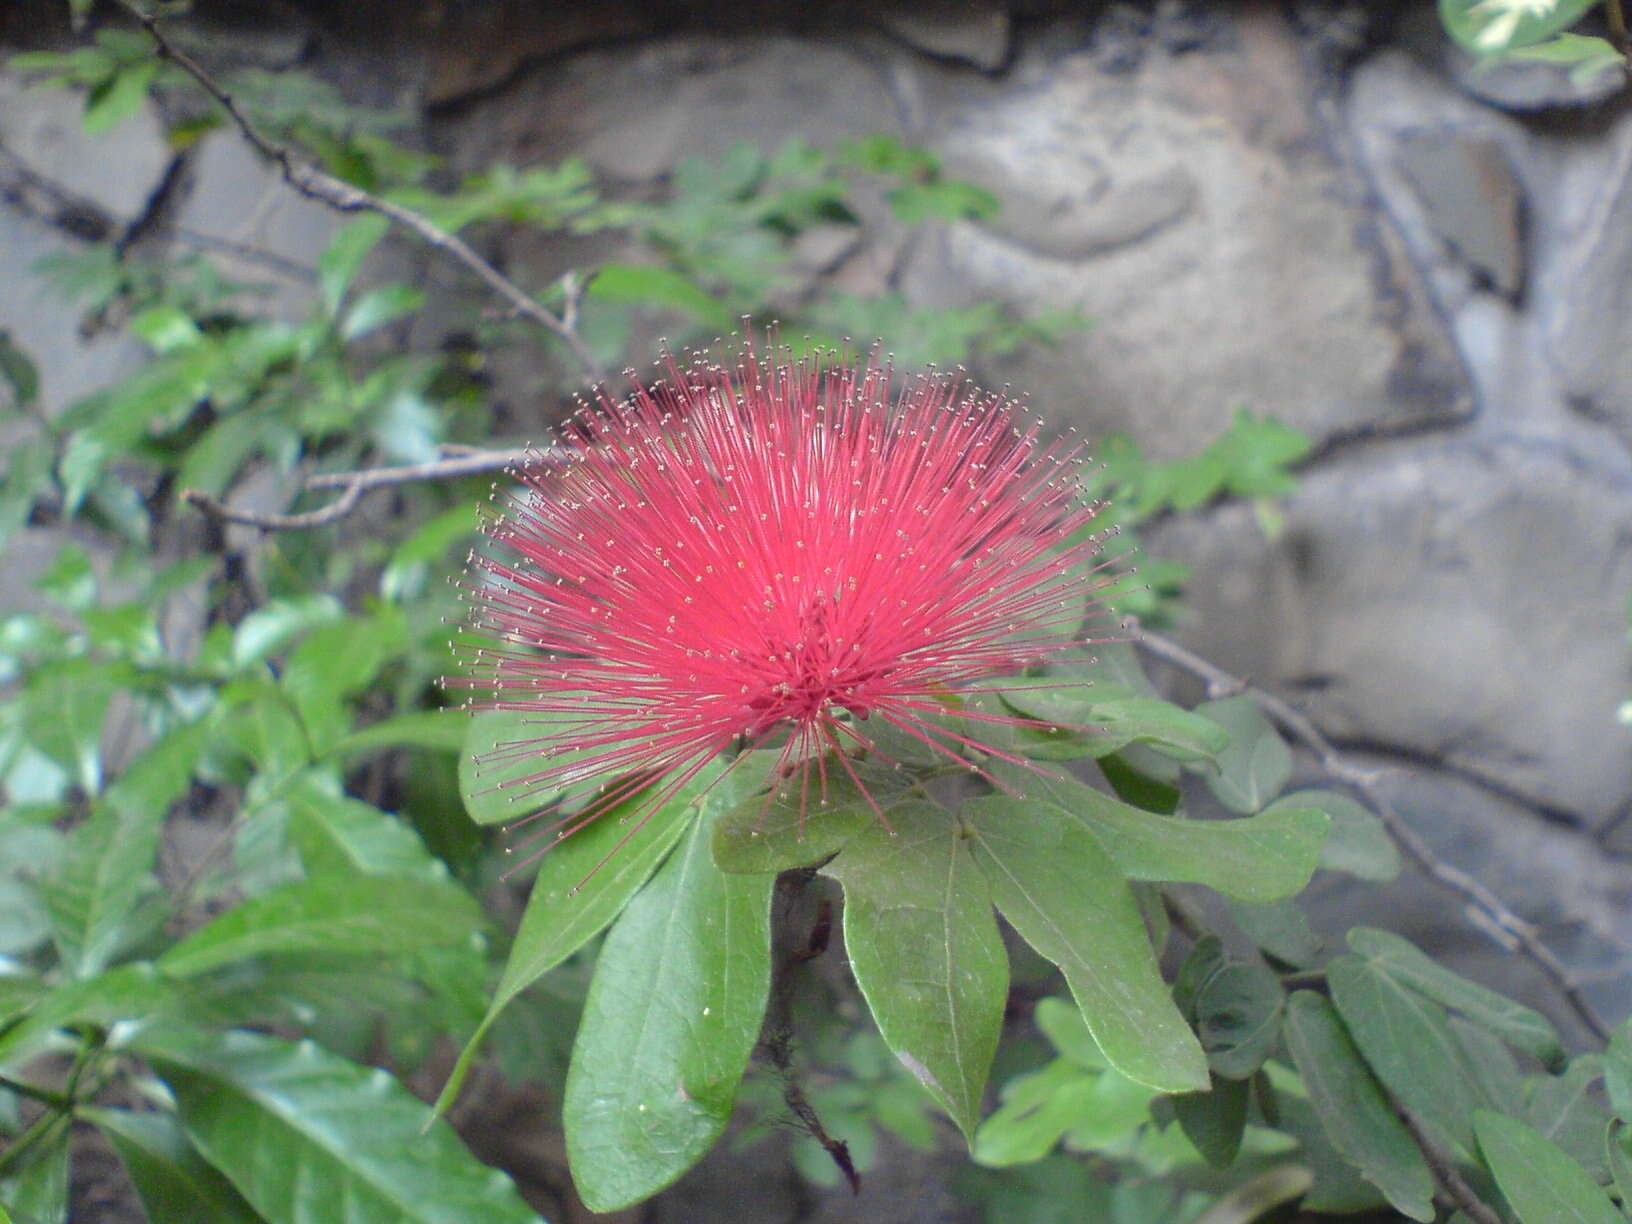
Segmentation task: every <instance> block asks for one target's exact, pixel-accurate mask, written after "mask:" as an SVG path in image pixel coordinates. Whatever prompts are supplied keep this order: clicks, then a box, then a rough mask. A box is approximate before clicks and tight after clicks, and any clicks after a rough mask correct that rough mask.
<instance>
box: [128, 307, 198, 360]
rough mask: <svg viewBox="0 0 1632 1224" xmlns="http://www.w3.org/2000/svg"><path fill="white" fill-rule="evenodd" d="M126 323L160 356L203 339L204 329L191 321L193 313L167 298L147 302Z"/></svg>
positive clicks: (187, 347)
mask: <svg viewBox="0 0 1632 1224" xmlns="http://www.w3.org/2000/svg"><path fill="white" fill-rule="evenodd" d="M129 327H130V330H131V331H133V332H135V333H136V334H137V335H138V336H140V337H141V338H142V340H143V341H145V342H146V344H147V346H148V347H149V348H150V349H152V350H153V351H154V352H155V353H157V354H159V355H160V356H161V357H162V356H166V355H168V354H170V353H174V352H179V351H180V350H182V349H189V348H195V347H197V346H198V345H199V344H202V343H203V341H204V333H203V332H202V331H200V330H199V327H198V324H197V323H195V322H193V317H192V316H191V315H190V314H188V313H187V312H186V311H185V310H183V309H182V308H181V307H180V306H177V305H174V304H173V303H169V302H166V303H162V304H160V305H158V306H150V307H148V308H147V309H146V310H144V311H142V312H141V313H139V314H137V315H135V316H133V317H132V318H131V320H130V323H129Z"/></svg>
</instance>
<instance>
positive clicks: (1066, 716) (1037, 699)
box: [1002, 682, 1229, 761]
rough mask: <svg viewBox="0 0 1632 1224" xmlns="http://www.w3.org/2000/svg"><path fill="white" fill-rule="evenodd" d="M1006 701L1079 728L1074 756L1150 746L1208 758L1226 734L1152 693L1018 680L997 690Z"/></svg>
mask: <svg viewBox="0 0 1632 1224" xmlns="http://www.w3.org/2000/svg"><path fill="white" fill-rule="evenodd" d="M1002 698H1004V703H1005V705H1009V707H1012V708H1013V710H1015V712H1018V713H1022V715H1025V716H1028V718H1036V720H1040V721H1044V723H1053V725H1058V726H1069V728H1082V731H1080V733H1079V734H1077V736H1075V739H1077V741H1079V751H1077V752H1075V754H1074V756H1079V757H1103V756H1108V754H1110V752H1116V751H1118V749H1121V747H1126V746H1128V744H1133V743H1141V744H1149V746H1151V747H1154V749H1155V751H1157V752H1162V754H1164V756H1170V757H1173V759H1175V761H1213V759H1214V757H1217V754H1219V752H1222V751H1224V749H1226V747H1227V746H1229V733H1227V731H1226V730H1224V728H1221V726H1219V725H1217V723H1214V721H1213V720H1209V718H1203V716H1200V715H1195V713H1190V712H1188V710H1183V708H1180V707H1177V705H1173V703H1172V702H1162V700H1157V698H1154V697H1118V698H1110V700H1108V698H1106V695H1105V692H1103V690H1102V689H1098V687H1087V685H1071V687H1064V689H1051V687H1031V689H1028V687H1027V685H1025V684H1023V682H1018V684H1017V687H1015V689H1012V690H1004V692H1002Z"/></svg>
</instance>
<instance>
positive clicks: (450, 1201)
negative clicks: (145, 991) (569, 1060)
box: [138, 1032, 537, 1224]
mask: <svg viewBox="0 0 1632 1224" xmlns="http://www.w3.org/2000/svg"><path fill="white" fill-rule="evenodd" d="M138 1049H139V1052H140V1053H141V1054H142V1055H144V1056H145V1057H146V1058H147V1060H148V1061H149V1062H151V1063H152V1064H153V1065H154V1066H155V1067H156V1068H157V1069H158V1071H159V1073H160V1074H161V1076H162V1077H163V1079H164V1082H165V1083H166V1084H167V1085H168V1086H169V1088H170V1090H171V1092H172V1093H173V1094H174V1096H175V1098H176V1105H177V1109H178V1112H179V1114H180V1117H181V1124H182V1127H183V1128H184V1129H185V1130H186V1132H187V1137H188V1138H189V1139H190V1140H192V1142H193V1145H194V1146H195V1147H196V1148H197V1149H198V1150H199V1151H200V1152H202V1153H203V1154H204V1157H205V1159H207V1160H208V1161H209V1163H210V1164H211V1165H213V1166H214V1167H215V1168H217V1169H219V1170H220V1171H221V1172H222V1173H224V1174H225V1175H226V1176H227V1178H228V1179H229V1180H230V1181H231V1182H232V1183H233V1185H234V1186H236V1187H237V1189H238V1192H239V1193H240V1194H242V1195H243V1196H244V1198H245V1199H247V1200H248V1201H249V1203H250V1204H251V1205H252V1206H253V1207H254V1208H255V1210H256V1211H258V1212H259V1213H260V1214H261V1215H262V1216H264V1217H265V1218H266V1219H268V1220H273V1221H277V1222H278V1224H475V1222H477V1221H480V1224H534V1222H536V1221H537V1217H536V1216H535V1215H534V1214H533V1213H532V1212H531V1211H530V1210H528V1208H527V1207H526V1205H525V1204H524V1203H522V1201H521V1199H520V1197H519V1196H518V1195H517V1194H516V1192H515V1188H514V1187H513V1186H512V1185H511V1184H510V1181H509V1179H508V1178H506V1177H505V1176H504V1175H503V1174H501V1173H499V1172H498V1171H496V1170H494V1169H489V1168H485V1167H483V1166H482V1165H481V1164H479V1163H478V1162H477V1161H476V1160H475V1159H474V1158H473V1157H472V1156H471V1155H470V1153H469V1152H467V1151H466V1150H465V1148H464V1147H463V1145H461V1144H460V1142H459V1140H458V1137H457V1136H455V1134H454V1133H453V1129H452V1128H451V1127H449V1126H448V1125H447V1124H445V1123H441V1122H436V1121H434V1119H433V1118H432V1115H431V1113H430V1111H429V1110H428V1109H426V1108H425V1106H424V1105H422V1104H421V1103H420V1102H419V1101H417V1100H415V1099H414V1097H413V1096H412V1095H410V1094H409V1093H408V1091H407V1090H406V1089H404V1088H403V1087H402V1086H401V1085H400V1084H398V1083H397V1081H396V1080H394V1079H393V1078H392V1077H391V1076H390V1075H388V1074H386V1073H385V1072H384V1071H381V1070H377V1069H374V1068H368V1067H359V1066H357V1065H356V1064H355V1063H350V1062H347V1061H346V1060H344V1059H342V1058H338V1057H336V1056H335V1055H333V1054H330V1053H328V1052H327V1051H325V1050H322V1049H320V1048H319V1047H318V1046H316V1045H315V1044H313V1043H312V1042H309V1041H305V1042H301V1043H300V1044H298V1045H294V1044H290V1043H289V1042H285V1041H278V1040H275V1039H273V1038H271V1037H263V1036H261V1035H259V1034H257V1033H248V1032H231V1033H179V1032H171V1033H165V1034H157V1033H155V1034H151V1035H149V1036H148V1037H146V1038H144V1039H143V1040H142V1041H141V1042H140V1043H139V1046H138Z"/></svg>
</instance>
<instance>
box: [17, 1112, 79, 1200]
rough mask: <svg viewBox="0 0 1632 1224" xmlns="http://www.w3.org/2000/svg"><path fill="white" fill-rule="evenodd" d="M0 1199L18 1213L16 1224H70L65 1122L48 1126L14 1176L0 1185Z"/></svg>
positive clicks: (63, 1120)
mask: <svg viewBox="0 0 1632 1224" xmlns="http://www.w3.org/2000/svg"><path fill="white" fill-rule="evenodd" d="M0 1195H3V1196H4V1200H3V1201H4V1202H5V1203H6V1204H7V1205H9V1206H10V1208H11V1210H12V1211H14V1212H16V1213H17V1222H18V1224H70V1221H69V1219H68V1125H67V1120H66V1119H65V1118H63V1119H59V1120H58V1121H57V1122H56V1123H54V1124H52V1125H51V1128H50V1130H49V1131H48V1132H47V1133H46V1135H45V1136H44V1137H42V1138H41V1140H40V1141H39V1142H38V1143H37V1144H36V1145H35V1147H34V1148H33V1150H32V1151H31V1152H29V1154H28V1159H27V1162H26V1163H25V1164H23V1165H22V1167H21V1168H19V1169H18V1170H17V1172H16V1174H15V1175H13V1176H12V1177H10V1178H7V1179H6V1180H5V1181H3V1182H0Z"/></svg>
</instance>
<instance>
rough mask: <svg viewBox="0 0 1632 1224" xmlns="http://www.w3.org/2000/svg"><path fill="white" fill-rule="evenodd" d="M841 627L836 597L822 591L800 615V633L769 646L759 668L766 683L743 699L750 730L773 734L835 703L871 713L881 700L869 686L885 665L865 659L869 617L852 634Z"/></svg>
mask: <svg viewBox="0 0 1632 1224" xmlns="http://www.w3.org/2000/svg"><path fill="white" fill-rule="evenodd" d="M842 627H843V626H842V624H841V621H840V615H839V609H838V606H837V604H836V602H835V601H833V600H830V599H829V598H828V597H827V596H825V595H817V596H815V597H814V598H813V599H812V600H811V601H810V603H809V604H808V605H807V606H806V608H805V610H804V613H803V614H802V615H801V617H800V628H799V633H798V634H797V635H796V637H795V639H794V640H793V641H792V642H791V643H789V644H788V645H786V646H784V647H781V648H780V649H775V648H773V649H770V650H768V651H767V653H766V655H765V656H764V665H763V667H762V668H761V669H759V670H760V673H761V675H763V676H764V677H765V680H764V683H763V684H762V685H761V687H760V689H759V691H758V692H757V693H754V694H753V695H752V696H750V697H749V698H748V699H747V700H746V701H744V702H743V715H744V723H745V726H744V730H745V732H746V733H747V734H748V735H749V736H754V737H757V736H761V735H765V734H768V733H769V732H770V731H772V730H774V729H775V728H776V727H777V726H778V725H779V724H781V723H784V722H792V723H812V722H815V721H817V720H819V719H820V718H821V717H822V714H823V711H825V710H826V709H828V708H829V707H830V706H840V707H842V708H844V709H847V710H849V711H850V712H851V713H852V714H854V715H855V716H856V717H857V718H862V719H864V718H866V717H867V716H868V715H869V714H871V713H872V711H873V706H874V705H875V704H876V702H875V699H874V698H872V697H870V696H868V694H867V692H866V689H867V687H868V686H869V685H870V684H871V683H873V682H874V681H876V680H877V679H878V678H879V677H880V676H881V675H882V674H883V673H884V670H885V669H884V668H883V667H881V666H879V664H878V662H877V661H876V660H868V661H867V662H866V663H862V662H861V659H862V658H863V657H864V655H865V653H866V652H865V651H863V650H862V649H861V642H860V641H859V640H858V639H859V638H860V637H862V636H864V635H865V634H866V631H867V625H866V624H865V623H863V624H862V625H860V626H858V627H857V628H856V629H855V630H854V631H852V632H851V633H850V634H849V635H848V636H847V635H845V634H844V633H842V632H841V629H842Z"/></svg>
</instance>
